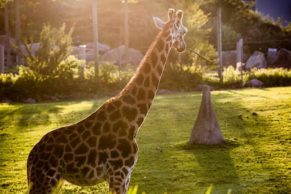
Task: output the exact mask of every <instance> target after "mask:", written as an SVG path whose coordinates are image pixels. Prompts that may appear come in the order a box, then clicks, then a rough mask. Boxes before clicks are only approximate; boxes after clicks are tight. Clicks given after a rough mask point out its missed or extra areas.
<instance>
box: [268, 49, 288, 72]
mask: <svg viewBox="0 0 291 194" xmlns="http://www.w3.org/2000/svg"><path fill="white" fill-rule="evenodd" d="M270 66H271V67H282V68H287V69H291V51H289V50H287V49H284V48H282V49H280V50H279V51H278V52H277V54H276V58H275V60H274V62H273V64H271V65H270Z"/></svg>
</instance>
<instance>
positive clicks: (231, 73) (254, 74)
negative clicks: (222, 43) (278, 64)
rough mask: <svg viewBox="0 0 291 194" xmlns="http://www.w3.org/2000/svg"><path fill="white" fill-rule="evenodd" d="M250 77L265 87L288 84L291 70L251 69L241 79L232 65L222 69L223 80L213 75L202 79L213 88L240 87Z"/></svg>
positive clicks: (290, 80)
mask: <svg viewBox="0 0 291 194" xmlns="http://www.w3.org/2000/svg"><path fill="white" fill-rule="evenodd" d="M251 79H258V80H260V81H262V82H263V83H264V86H266V87H274V86H290V85H291V70H288V69H282V68H276V69H253V70H251V71H250V72H244V73H243V76H242V80H241V75H240V72H236V71H235V70H234V68H233V67H228V68H225V69H224V71H223V81H222V82H220V81H219V79H218V77H214V76H213V75H211V76H208V77H205V78H204V81H205V82H206V83H207V84H209V85H211V86H213V87H215V88H241V87H243V86H246V83H247V82H248V81H249V80H251Z"/></svg>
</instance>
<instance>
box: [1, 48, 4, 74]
mask: <svg viewBox="0 0 291 194" xmlns="http://www.w3.org/2000/svg"><path fill="white" fill-rule="evenodd" d="M4 53H5V50H4V46H3V45H0V73H4V72H5V64H4V62H5V54H4Z"/></svg>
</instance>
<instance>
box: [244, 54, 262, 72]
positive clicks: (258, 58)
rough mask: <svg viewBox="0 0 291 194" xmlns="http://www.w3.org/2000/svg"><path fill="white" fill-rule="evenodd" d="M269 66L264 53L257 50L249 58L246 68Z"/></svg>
mask: <svg viewBox="0 0 291 194" xmlns="http://www.w3.org/2000/svg"><path fill="white" fill-rule="evenodd" d="M265 67H267V61H266V58H265V55H264V53H262V52H260V51H255V52H254V54H253V55H252V56H250V58H249V59H248V60H247V62H246V65H245V69H246V70H250V69H252V68H258V69H259V68H265Z"/></svg>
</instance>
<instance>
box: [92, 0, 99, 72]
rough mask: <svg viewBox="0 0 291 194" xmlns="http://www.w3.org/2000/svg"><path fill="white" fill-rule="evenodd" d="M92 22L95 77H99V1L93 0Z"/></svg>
mask: <svg viewBox="0 0 291 194" xmlns="http://www.w3.org/2000/svg"><path fill="white" fill-rule="evenodd" d="M92 21H93V37H94V59H95V76H96V77H98V76H99V49H98V39H99V37H98V13H97V0H92Z"/></svg>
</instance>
